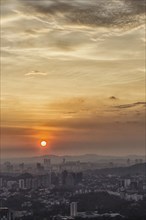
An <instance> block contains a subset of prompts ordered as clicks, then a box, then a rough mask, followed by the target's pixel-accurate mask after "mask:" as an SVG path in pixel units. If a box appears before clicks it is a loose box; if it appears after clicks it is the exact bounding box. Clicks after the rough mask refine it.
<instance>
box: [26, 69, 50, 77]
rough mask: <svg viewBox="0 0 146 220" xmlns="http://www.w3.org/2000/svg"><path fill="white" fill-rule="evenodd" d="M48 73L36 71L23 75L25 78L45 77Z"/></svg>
mask: <svg viewBox="0 0 146 220" xmlns="http://www.w3.org/2000/svg"><path fill="white" fill-rule="evenodd" d="M47 75H48V73H45V72H40V71H38V70H33V71H31V72H28V73H26V74H25V76H47Z"/></svg>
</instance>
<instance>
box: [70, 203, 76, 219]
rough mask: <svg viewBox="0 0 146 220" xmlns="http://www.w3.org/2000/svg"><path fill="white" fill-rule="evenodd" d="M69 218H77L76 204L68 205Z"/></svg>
mask: <svg viewBox="0 0 146 220" xmlns="http://www.w3.org/2000/svg"><path fill="white" fill-rule="evenodd" d="M70 216H71V217H75V216H77V202H72V203H71V204H70Z"/></svg>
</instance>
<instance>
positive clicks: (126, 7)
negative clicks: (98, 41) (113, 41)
mask: <svg viewBox="0 0 146 220" xmlns="http://www.w3.org/2000/svg"><path fill="white" fill-rule="evenodd" d="M21 2H23V3H24V4H25V6H26V7H27V8H28V9H29V10H35V12H37V13H38V16H41V17H42V14H43V15H45V17H46V18H48V19H49V18H51V17H52V16H53V17H54V18H55V19H56V20H57V19H60V21H62V22H64V23H66V24H72V25H79V26H81V25H85V26H98V27H101V26H106V27H107V26H108V27H110V26H115V27H123V26H128V27H129V26H138V25H139V24H141V23H142V22H143V19H144V13H145V10H144V6H145V1H143V0H126V1H125V0H116V1H115V0H112V1H109V0H104V1H102V0H98V1H95V0H91V1H86V0H85V1H76V0H73V1H66V0H64V1H59V0H58V1H57V0H56V1H52V0H49V1H42V0H37V1H32V0H29V1H26V0H25V1H24V0H21Z"/></svg>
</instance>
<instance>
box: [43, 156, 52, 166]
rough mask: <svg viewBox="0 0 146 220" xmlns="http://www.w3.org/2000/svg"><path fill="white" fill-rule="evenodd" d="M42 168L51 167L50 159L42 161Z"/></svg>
mask: <svg viewBox="0 0 146 220" xmlns="http://www.w3.org/2000/svg"><path fill="white" fill-rule="evenodd" d="M44 166H45V167H48V168H49V167H50V166H51V159H48V158H46V159H44Z"/></svg>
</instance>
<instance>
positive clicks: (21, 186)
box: [19, 179, 25, 189]
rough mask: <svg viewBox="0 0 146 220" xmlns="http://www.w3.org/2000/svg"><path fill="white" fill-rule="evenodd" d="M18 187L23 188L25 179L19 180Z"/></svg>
mask: <svg viewBox="0 0 146 220" xmlns="http://www.w3.org/2000/svg"><path fill="white" fill-rule="evenodd" d="M19 189H25V181H24V179H20V180H19Z"/></svg>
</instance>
